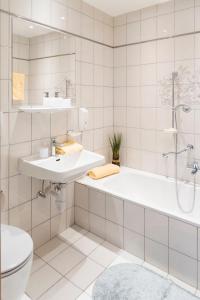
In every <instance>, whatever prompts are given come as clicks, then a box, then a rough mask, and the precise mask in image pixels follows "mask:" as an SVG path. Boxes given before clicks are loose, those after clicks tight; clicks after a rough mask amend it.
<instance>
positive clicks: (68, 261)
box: [49, 247, 85, 275]
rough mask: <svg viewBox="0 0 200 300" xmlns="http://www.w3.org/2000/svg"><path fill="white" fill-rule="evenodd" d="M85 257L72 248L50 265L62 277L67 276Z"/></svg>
mask: <svg viewBox="0 0 200 300" xmlns="http://www.w3.org/2000/svg"><path fill="white" fill-rule="evenodd" d="M84 258H85V256H84V255H83V254H81V253H80V252H78V251H76V250H75V249H73V248H72V247H69V248H67V249H66V250H64V251H63V252H61V253H60V254H58V255H57V256H56V257H54V258H53V259H52V260H50V261H49V264H50V265H51V266H52V267H53V268H54V269H56V270H57V271H58V272H59V273H61V274H62V275H65V274H67V273H68V272H69V271H70V270H71V269H72V268H74V267H75V266H76V265H78V264H79V263H80V262H81V261H82V260H83V259H84Z"/></svg>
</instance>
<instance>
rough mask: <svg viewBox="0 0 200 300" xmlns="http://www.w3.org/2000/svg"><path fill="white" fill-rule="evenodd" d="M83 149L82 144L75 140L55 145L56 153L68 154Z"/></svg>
mask: <svg viewBox="0 0 200 300" xmlns="http://www.w3.org/2000/svg"><path fill="white" fill-rule="evenodd" d="M81 150H83V146H82V145H80V144H78V143H76V142H65V143H64V144H63V146H57V147H56V154H58V155H65V156H68V155H70V154H73V153H75V152H80V151H81Z"/></svg>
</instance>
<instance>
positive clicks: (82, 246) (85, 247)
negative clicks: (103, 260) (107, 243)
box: [73, 233, 103, 255]
mask: <svg viewBox="0 0 200 300" xmlns="http://www.w3.org/2000/svg"><path fill="white" fill-rule="evenodd" d="M101 243H103V239H101V238H100V237H98V236H96V235H94V234H92V233H88V234H87V235H85V236H84V237H82V238H81V239H80V240H78V241H77V242H76V243H74V244H73V247H74V248H75V249H77V250H79V251H80V252H81V253H83V254H85V255H89V254H90V253H91V252H92V251H93V250H94V249H96V248H97V247H98V246H99V245H100V244H101Z"/></svg>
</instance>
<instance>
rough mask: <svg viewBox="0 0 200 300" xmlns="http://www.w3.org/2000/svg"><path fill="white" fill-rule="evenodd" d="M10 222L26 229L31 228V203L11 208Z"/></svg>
mask: <svg viewBox="0 0 200 300" xmlns="http://www.w3.org/2000/svg"><path fill="white" fill-rule="evenodd" d="M9 224H10V225H13V226H17V227H19V228H21V229H23V230H25V231H29V230H30V229H31V203H30V202H28V203H25V204H22V205H19V206H17V207H15V208H12V209H10V210H9Z"/></svg>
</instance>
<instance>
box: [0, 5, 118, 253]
mask: <svg viewBox="0 0 200 300" xmlns="http://www.w3.org/2000/svg"><path fill="white" fill-rule="evenodd" d="M0 8H1V9H3V10H5V11H8V12H9V11H10V12H11V13H14V14H17V15H21V16H24V17H26V18H28V19H32V20H35V21H38V22H41V23H43V24H46V25H51V26H53V27H55V28H58V29H62V30H65V31H69V32H71V33H74V34H76V35H80V36H82V37H85V38H86V39H83V38H81V37H80V36H73V37H72V41H71V47H72V48H71V50H72V52H75V53H76V63H75V64H76V104H77V107H79V106H82V107H87V108H88V109H89V117H90V121H89V127H88V129H87V130H86V131H85V132H84V134H83V140H82V141H83V144H84V146H85V148H87V149H90V150H95V151H97V152H99V153H103V154H105V155H106V157H108V153H109V151H108V142H107V138H108V134H109V133H111V132H112V130H113V49H112V48H111V47H110V46H111V45H112V44H113V19H112V18H111V17H109V16H108V15H106V14H104V13H102V12H101V11H98V10H96V9H94V8H93V7H90V6H88V5H87V4H85V3H84V2H82V1H80V0H66V1H61V0H57V1H56V0H43V1H38V0H19V1H16V0H10V1H9V0H0ZM61 17H62V18H61ZM63 17H64V19H63ZM0 23H1V25H0V30H1V33H0V37H1V38H0V46H1V47H0V111H1V112H2V124H1V125H2V126H1V128H2V129H1V144H0V145H1V147H0V151H1V160H0V161H1V165H0V172H1V176H0V179H1V180H0V182H1V189H2V190H3V195H2V197H1V212H2V213H1V217H2V218H1V222H2V223H9V224H14V225H16V226H19V227H21V228H23V229H25V230H27V231H29V232H30V233H31V234H32V237H33V240H34V244H35V247H38V246H39V245H41V244H42V243H44V242H46V241H47V240H48V239H50V237H52V236H54V235H55V234H56V233H58V232H59V231H63V230H64V228H65V227H67V226H69V225H70V224H72V223H73V221H74V204H73V185H70V186H68V187H67V189H66V190H65V191H64V195H63V197H64V199H65V202H66V206H65V209H64V210H63V211H62V212H60V211H58V209H57V207H56V205H55V202H54V200H53V199H50V197H47V198H46V199H40V198H37V197H36V193H37V191H38V190H39V189H40V188H41V182H40V181H38V180H35V179H31V178H28V177H25V176H23V175H21V174H19V172H18V168H17V162H18V158H19V157H23V156H27V155H31V154H34V153H37V152H38V150H39V148H40V147H41V145H47V146H48V145H49V142H50V138H51V137H54V136H56V137H57V138H58V139H60V140H63V139H64V138H65V135H66V132H67V130H73V129H77V111H75V112H74V114H70V113H66V112H59V113H55V114H52V115H50V114H37V113H36V114H32V115H31V114H26V113H23V112H18V111H17V109H16V107H14V106H13V105H12V100H11V99H12V95H11V56H12V53H11V52H12V49H11V46H12V45H11V22H10V17H9V15H8V14H5V13H0ZM87 39H91V40H87ZM100 43H102V44H100ZM68 46H69V45H67V47H68Z"/></svg>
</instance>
